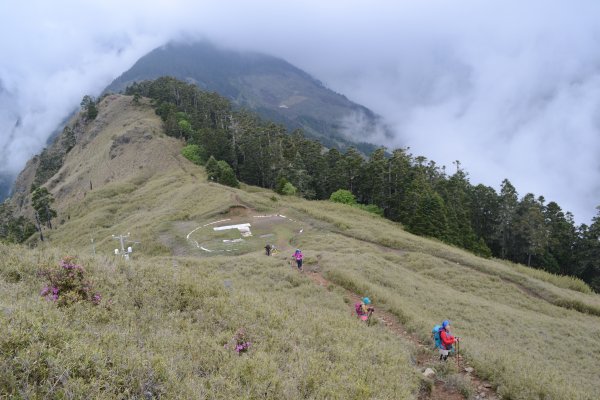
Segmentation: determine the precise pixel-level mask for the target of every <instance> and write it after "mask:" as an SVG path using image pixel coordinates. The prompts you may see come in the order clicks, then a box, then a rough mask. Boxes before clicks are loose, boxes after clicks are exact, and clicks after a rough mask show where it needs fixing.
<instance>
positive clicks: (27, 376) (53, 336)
mask: <svg viewBox="0 0 600 400" xmlns="http://www.w3.org/2000/svg"><path fill="white" fill-rule="evenodd" d="M126 99H127V98H120V97H119V98H115V99H114V100H113V101H117V102H118V101H125V100H126ZM115 104H118V103H115ZM127 104H128V103H120V106H119V107H120V108H121V109H125V108H126V107H127ZM103 110H104V111H106V110H111V108H110V104H107V105H105V108H101V116H102V112H104V111H103ZM115 110H116V109H115ZM142 111H143V112H147V111H148V110H147V109H145V111H144V108H143V107H142ZM126 115H128V117H126ZM137 116H139V114H138V113H137V111H136V112H134V113H125V114H120V113H116V111H115V115H114V117H113V118H111V119H108V118H107V119H106V120H105V121H106V124H107V126H112V127H113V128H112V130H111V131H110V134H109V136H108V139H107V136H106V135H105V134H104V133H100V134H99V135H98V136H97V137H96V138H95V139H94V140H98V141H99V142H98V144H96V143H95V142H92V143H90V144H89V145H88V147H90V148H94V149H96V152H95V153H94V154H93V155H94V156H95V157H97V159H98V160H101V159H103V157H105V156H106V152H108V151H110V147H111V146H112V144H111V143H112V142H111V141H114V137H115V135H116V136H118V135H121V134H125V133H126V131H127V129H126V128H127V127H126V126H124V127H123V128H125V129H119V128H118V127H119V125H121V126H123V124H127V121H122V120H119V121H118V123H114V124H112V125H111V123H110V121H114V120H116V119H119V118H126V119H127V118H134V119H135V118H138V117H137ZM147 118H148V119H147V121H146V122H143V124H142V125H143V127H144V129H142V131H146V130H147V129H146V128H148V127H151V126H154V124H156V123H158V122H157V120H156V118H155V116H152V115H151V114H150V113H148V114H147ZM90 129H92V130H93V129H94V126H92V127H90ZM104 129H106V127H105V128H104ZM154 136H155V138H156V139H153V140H160V141H161V142H160V144H161V145H160V146H158V147H156V149H155V150H153V151H154V153H151V152H150V150H149V149H148V147H149V145H148V144H146V146H145V147H144V149H145V150H147V151H149V152H150V153H148V154H146V155H145V157H149V158H150V159H151V160H153V161H155V163H154V166H155V168H153V169H150V168H149V165H146V164H143V165H142V167H143V168H141V169H140V168H139V166H138V167H136V168H129V169H119V171H129V173H127V174H123V175H119V176H117V175H116V173H115V172H112V173H113V178H112V179H104V180H102V179H100V180H99V182H100V183H98V184H97V185H95V186H94V189H93V190H92V191H91V192H90V191H88V192H87V193H86V195H85V196H80V197H79V198H74V197H73V196H68V195H67V193H68V192H67V191H66V190H64V191H63V192H60V186H57V187H56V188H55V195H56V196H57V206H58V207H59V210H60V213H61V215H62V216H65V215H68V216H70V218H66V219H65V221H64V223H63V224H62V225H61V226H59V227H58V229H56V230H54V231H52V232H48V234H47V236H48V237H49V238H50V241H51V243H52V244H53V246H56V247H53V248H48V249H45V248H40V249H37V250H23V249H20V248H16V247H3V248H2V249H0V251H1V252H2V254H6V256H4V257H2V259H1V260H0V275H1V278H2V279H0V306H1V307H2V309H3V310H4V312H3V313H0V329H2V331H3V332H6V334H3V335H2V336H1V337H0V349H1V350H2V357H1V359H0V362H2V364H3V365H2V366H0V369H1V370H2V371H10V372H9V373H4V374H2V375H0V378H1V380H0V385H1V386H0V390H1V391H2V392H3V393H12V394H16V393H20V394H21V396H22V397H27V396H29V397H30V398H35V397H38V398H42V397H44V396H45V395H48V394H49V393H54V395H58V393H62V394H64V395H65V396H66V395H76V396H77V395H81V396H83V393H85V394H86V397H90V398H94V397H97V398H118V397H141V396H143V395H144V393H146V395H147V393H151V394H153V395H157V394H163V395H166V397H168V398H177V397H180V398H186V397H188V398H189V397H200V398H202V397H207V398H258V397H266V398H299V397H307V398H325V397H329V398H415V397H416V393H417V390H418V386H419V378H418V377H417V375H416V373H415V371H414V369H413V368H412V367H411V363H410V357H411V356H410V354H411V353H412V354H413V356H414V352H415V349H413V348H412V347H411V345H410V344H408V343H406V342H404V341H402V340H401V339H399V338H397V337H392V336H391V335H390V333H389V332H387V331H386V330H385V328H383V327H380V326H376V327H371V328H366V327H364V326H363V325H361V324H359V323H358V322H357V321H356V320H354V319H353V318H350V317H349V312H348V311H349V308H348V305H346V304H344V302H343V299H342V294H341V293H340V292H339V291H337V290H332V291H327V290H324V289H322V288H318V287H316V286H314V285H313V284H312V283H311V282H310V280H309V279H307V278H306V277H303V276H300V275H297V274H296V273H295V272H294V271H292V270H291V269H289V268H284V266H283V265H284V264H285V263H284V262H283V261H282V260H281V259H278V258H269V259H267V258H266V257H264V256H261V249H260V247H261V246H260V244H257V245H256V247H255V248H254V250H252V251H250V252H249V253H247V254H244V255H239V256H232V257H224V256H217V257H206V253H203V252H201V251H198V250H197V249H193V248H192V249H191V250H189V249H190V248H191V246H190V245H189V244H188V243H187V242H186V240H185V234H184V232H185V231H186V230H182V229H180V228H178V227H180V226H181V225H182V224H183V225H185V226H189V227H192V228H193V227H194V226H199V225H201V224H204V223H208V222H210V221H214V220H217V219H221V218H223V214H222V213H224V212H227V210H229V207H230V206H233V205H237V204H246V205H249V206H252V208H254V209H255V210H256V212H257V213H271V212H281V213H285V215H287V216H290V217H291V218H293V219H295V220H297V221H301V222H302V223H303V224H305V226H304V231H303V233H302V234H297V235H296V236H294V237H292V238H290V240H289V243H288V244H287V245H288V248H291V247H292V246H293V247H295V246H300V247H301V248H302V249H303V250H304V252H305V254H306V264H307V268H308V269H317V270H321V271H322V272H323V273H325V275H326V276H327V277H328V278H329V279H330V280H332V281H334V282H336V283H338V284H340V285H342V286H344V287H346V288H348V289H351V290H353V291H355V292H357V293H360V294H365V295H369V296H370V297H372V298H373V299H374V301H375V303H376V305H377V306H382V307H385V308H387V309H389V310H390V311H391V312H393V313H395V314H396V315H398V316H399V318H400V319H401V320H402V321H403V322H404V323H405V325H406V327H407V328H408V329H409V330H411V331H413V332H415V333H417V334H418V335H419V336H421V337H422V338H423V339H426V338H427V337H428V335H429V331H430V329H431V326H433V324H434V323H438V322H439V321H440V320H442V319H443V318H450V319H451V320H453V321H454V328H455V330H456V333H457V334H458V335H460V336H462V337H463V338H464V342H463V343H464V344H463V345H462V346H461V350H464V351H465V352H466V354H467V356H468V357H469V358H470V360H471V362H472V363H473V365H474V366H475V367H476V368H477V370H478V371H479V372H480V373H481V374H483V375H484V376H486V377H488V378H489V379H490V380H491V381H492V382H494V383H495V384H497V385H498V386H499V391H500V393H502V394H503V395H505V396H506V397H507V398H515V399H521V398H522V399H529V398H560V399H579V398H582V399H593V398H595V394H596V393H598V392H599V391H600V380H599V379H598V376H599V374H600V367H598V365H597V356H596V355H597V354H598V353H599V352H600V345H599V342H598V340H597V338H598V337H600V322H599V321H600V319H599V317H598V316H595V315H592V314H593V313H595V312H596V310H598V309H600V299H599V297H598V296H597V295H594V294H590V293H587V288H586V287H585V286H584V285H582V284H581V283H580V282H578V281H574V280H572V279H569V278H558V277H554V276H552V275H549V274H544V273H540V272H538V271H531V270H528V269H525V268H523V267H519V266H516V265H511V264H506V263H502V262H498V261H494V260H483V259H480V258H477V257H474V256H472V255H471V254H469V253H466V252H463V251H461V250H458V249H455V248H452V247H448V246H445V245H443V244H441V243H439V242H435V241H430V240H427V239H423V238H418V237H415V236H413V235H410V234H408V233H406V232H404V231H403V230H402V229H401V227H400V226H398V225H397V224H394V223H391V222H389V221H385V220H383V219H381V218H378V217H375V216H372V215H369V214H367V213H365V212H362V211H360V210H356V209H354V208H351V207H347V206H343V205H335V204H330V203H328V202H308V201H304V200H301V199H296V198H278V200H277V201H273V200H272V199H271V198H272V197H273V193H272V192H268V191H264V190H261V189H257V188H252V187H246V188H243V190H237V189H231V188H226V187H222V186H219V185H215V184H212V183H207V182H206V181H205V176H204V172H203V170H202V168H199V167H196V166H194V165H192V164H190V163H188V162H187V161H185V160H184V159H183V158H181V157H180V156H178V155H177V149H178V148H179V146H180V145H181V144H180V143H178V142H177V141H175V140H173V139H170V138H166V137H163V136H161V135H160V133H155V135H154ZM103 141H104V142H105V145H104V147H102V146H101V145H100V143H104V142H103ZM150 142H152V141H150ZM135 143H137V141H136V140H132V141H130V142H128V143H126V144H125V145H124V146H129V145H131V146H133V145H135ZM102 149H103V150H102ZM127 149H128V148H127V147H124V148H123V151H122V153H121V154H120V155H119V156H117V157H115V158H114V159H113V162H122V163H123V164H122V165H126V163H125V161H123V160H121V159H120V158H119V157H125V158H126V159H127V157H130V158H131V157H134V156H133V155H131V154H130V152H129V151H128V150H127ZM157 149H158V150H157ZM82 150H83V149H82ZM139 151H141V150H140V148H138V150H137V152H139ZM77 154H83V153H74V155H73V156H72V157H73V158H72V159H70V160H69V162H68V163H66V164H65V168H73V167H74V166H77V165H79V164H80V163H81V164H82V165H86V166H88V167H90V168H89V169H90V170H91V171H93V170H97V171H98V172H97V173H98V174H100V175H98V176H105V175H106V176H110V173H111V171H114V170H111V171H108V172H106V171H105V172H102V168H103V167H102V166H101V165H97V164H91V165H90V163H91V161H89V162H88V164H86V163H85V162H84V161H85V160H86V159H87V160H92V159H93V158H92V156H93V155H92V154H89V155H87V156H84V155H81V158H77V157H79V156H77ZM115 160H116V161H115ZM134 165H135V164H134ZM59 173H60V172H59ZM88 173H89V172H88ZM101 174H105V175H101ZM65 176H69V177H70V178H69V182H71V181H72V182H78V181H82V182H84V183H85V182H86V179H87V177H85V178H82V179H79V178H78V177H77V172H75V171H73V172H71V173H70V174H68V175H67V174H65ZM95 179H97V178H95ZM65 185H67V183H65ZM65 187H66V186H65ZM61 193H62V194H61ZM126 232H131V234H132V238H135V239H140V240H141V242H142V243H141V244H140V245H134V249H135V252H136V253H135V254H136V256H135V260H134V261H133V262H131V263H130V264H125V263H120V262H117V260H115V259H113V258H111V257H109V256H108V255H110V254H111V252H112V249H113V248H114V247H116V246H115V245H116V244H117V243H116V241H115V240H113V239H112V237H111V234H119V233H126ZM90 237H94V238H95V240H96V251H97V254H98V255H97V256H96V257H95V258H94V257H91V247H90ZM257 243H259V242H257ZM284 244H285V242H284ZM384 246H387V247H384ZM58 248H61V249H63V250H60V251H59V250H58ZM181 248H187V249H188V251H186V252H185V253H184V254H187V255H188V257H177V256H175V255H174V254H179V253H178V252H177V251H175V249H181ZM64 249H67V250H64ZM68 249H71V250H68ZM285 250H288V249H287V248H286V249H284V252H283V253H282V254H283V255H284V256H285V255H287V252H285ZM66 252H70V253H71V254H77V255H79V257H80V259H81V261H82V263H83V264H84V265H85V266H86V267H87V268H88V269H89V270H90V273H91V275H92V277H93V280H94V281H95V283H96V286H97V287H98V288H99V290H100V291H101V292H102V294H103V295H104V301H105V303H104V305H103V306H100V307H92V306H87V305H80V306H76V307H73V308H71V309H56V308H55V307H54V306H53V305H52V304H50V303H47V302H45V301H43V300H41V299H40V297H39V295H38V292H39V290H40V289H41V287H42V286H43V281H42V279H41V278H39V277H38V276H37V275H36V273H35V271H36V269H37V268H38V267H39V266H40V265H55V264H56V263H57V262H58V260H59V259H60V257H61V256H62V255H65V254H66ZM174 263H176V264H177V265H178V267H173V264H174ZM229 286H230V287H231V288H232V289H229V288H228V287H229ZM573 289H575V290H573ZM109 299H110V300H111V302H112V305H111V306H110V309H108V308H107V306H106V304H107V303H106V301H107V300H109ZM567 307H576V308H577V309H579V310H584V311H588V312H590V313H592V314H588V313H582V312H580V311H577V310H575V309H572V308H567ZM240 327H245V328H246V329H247V330H248V332H249V334H250V336H251V339H252V341H253V343H254V344H253V347H252V349H251V351H250V353H249V354H248V355H245V356H243V357H237V356H234V354H235V353H232V352H231V351H226V350H225V349H224V348H223V345H224V344H225V343H226V342H227V341H228V340H229V339H230V338H231V337H232V336H233V334H234V333H235V331H236V330H237V329H238V328H240ZM358 343H360V344H361V345H364V346H365V347H363V348H362V349H361V350H360V351H359V350H357V347H358V346H357V344H358Z"/></svg>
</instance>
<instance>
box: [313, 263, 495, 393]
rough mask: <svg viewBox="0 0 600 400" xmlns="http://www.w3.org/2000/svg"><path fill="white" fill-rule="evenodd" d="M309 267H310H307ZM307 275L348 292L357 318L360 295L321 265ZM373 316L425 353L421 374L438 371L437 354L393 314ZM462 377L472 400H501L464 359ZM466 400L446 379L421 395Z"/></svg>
mask: <svg viewBox="0 0 600 400" xmlns="http://www.w3.org/2000/svg"><path fill="white" fill-rule="evenodd" d="M307 267H308V266H307ZM304 274H305V275H306V276H307V277H308V278H309V279H310V280H311V281H313V282H314V283H315V284H317V285H319V286H321V287H323V288H328V287H331V286H334V287H340V288H342V289H343V290H344V292H345V296H346V297H347V298H348V299H350V302H349V305H350V309H351V310H350V312H351V313H352V314H353V313H354V309H353V304H354V303H358V302H360V301H361V297H360V296H359V295H357V294H356V293H353V292H351V291H349V290H347V289H346V288H344V287H342V286H339V285H336V284H335V283H333V282H331V281H329V280H327V279H326V278H325V277H324V276H323V275H322V274H321V273H320V272H319V265H318V264H317V265H313V266H311V268H310V270H309V269H305V272H304ZM373 316H374V317H375V318H376V319H377V320H378V321H379V322H380V323H382V324H384V325H385V326H386V327H387V328H388V329H389V330H391V331H392V332H394V334H396V335H398V336H400V337H402V338H404V339H407V340H409V341H410V342H412V343H413V344H414V345H415V346H417V347H418V348H419V349H421V350H423V351H418V352H417V355H416V360H413V361H414V362H415V366H416V368H418V369H419V372H421V373H422V372H423V370H424V369H425V368H431V367H433V368H434V369H435V365H436V364H438V363H441V361H439V359H438V353H437V351H434V350H432V348H431V346H430V345H427V344H424V343H422V342H421V341H420V340H419V339H418V338H417V337H416V336H415V335H413V334H411V333H409V332H408V331H407V330H406V329H405V328H404V326H403V325H402V324H401V323H400V321H398V318H396V317H395V316H394V315H393V314H391V313H390V312H388V311H386V310H384V309H382V308H377V309H376V311H375V314H373ZM447 362H449V363H450V362H456V358H454V357H453V358H452V359H449V360H448V361H447ZM458 373H459V374H460V375H461V376H463V377H464V378H465V379H466V380H468V381H470V383H471V386H472V388H473V391H474V392H475V393H474V395H473V396H472V397H471V398H473V399H475V400H481V399H489V400H499V399H500V397H499V396H498V395H497V394H496V393H495V391H494V389H493V385H492V384H490V383H489V382H487V381H485V380H483V379H480V378H479V377H477V375H475V370H474V369H473V368H472V367H470V366H469V364H468V362H467V361H466V360H465V359H464V358H463V356H460V371H458ZM465 398H466V397H465V396H464V395H463V394H462V393H461V392H460V391H459V389H458V388H456V387H452V386H451V385H450V384H449V383H448V382H447V381H444V380H443V378H440V377H438V376H437V374H436V376H435V377H434V385H433V387H432V388H431V392H428V391H427V390H422V391H421V393H420V394H419V399H421V400H426V399H429V400H442V399H447V400H448V399H449V400H459V399H465Z"/></svg>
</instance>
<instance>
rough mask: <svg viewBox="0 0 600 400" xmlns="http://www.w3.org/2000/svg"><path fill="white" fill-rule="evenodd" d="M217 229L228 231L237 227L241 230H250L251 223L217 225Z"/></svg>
mask: <svg viewBox="0 0 600 400" xmlns="http://www.w3.org/2000/svg"><path fill="white" fill-rule="evenodd" d="M213 229H214V230H215V231H226V230H228V229H237V230H239V231H249V230H250V224H249V223H247V224H238V225H225V226H217V227H215V228H213Z"/></svg>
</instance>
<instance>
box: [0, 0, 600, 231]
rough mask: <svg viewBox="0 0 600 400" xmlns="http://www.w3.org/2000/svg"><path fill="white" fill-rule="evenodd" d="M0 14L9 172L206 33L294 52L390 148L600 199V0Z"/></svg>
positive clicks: (557, 195)
mask: <svg viewBox="0 0 600 400" xmlns="http://www.w3.org/2000/svg"><path fill="white" fill-rule="evenodd" d="M6 3H8V2H6ZM84 3H85V4H84ZM550 3H551V4H550ZM0 15H3V16H4V20H5V21H3V22H6V23H3V24H2V26H1V27H0V33H2V35H3V37H4V38H12V40H3V41H2V42H0V55H2V57H1V60H2V61H0V174H2V173H6V172H10V173H13V174H14V173H16V172H18V171H19V170H20V169H21V168H22V166H23V165H24V163H25V161H26V160H27V159H28V158H29V157H30V156H31V155H32V154H34V153H36V152H39V151H40V150H41V148H42V147H43V146H44V144H45V142H46V140H47V138H48V136H49V135H50V133H51V132H53V131H54V130H55V129H56V127H57V125H59V124H60V122H61V121H62V120H63V119H64V118H65V117H66V116H67V115H68V114H69V113H70V112H71V111H72V110H73V109H74V108H76V107H77V106H78V103H79V101H80V99H81V98H82V97H83V95H84V94H98V93H99V92H100V91H101V90H102V89H103V88H104V87H105V86H106V85H107V84H108V83H109V82H110V81H111V80H112V79H113V78H114V77H116V76H118V75H119V74H120V73H121V72H123V71H124V70H126V69H127V68H129V66H130V65H131V64H133V62H135V60H136V59H137V58H138V57H140V56H141V55H143V54H144V53H146V52H147V51H149V50H151V49H152V48H153V47H156V46H158V45H161V44H163V43H165V42H167V41H169V40H174V39H182V38H186V39H190V40H193V39H197V38H200V37H202V38H208V39H210V40H213V41H214V42H216V43H217V44H221V45H224V46H227V47H232V48H236V49H243V50H245V49H248V50H258V51H261V52H264V53H269V54H272V55H275V56H280V57H283V58H285V59H286V60H288V61H290V62H291V63H293V64H295V65H297V66H299V67H300V68H303V69H305V70H307V71H308V72H309V73H311V74H312V75H314V76H315V77H316V78H318V79H319V80H321V81H323V82H324V83H325V84H326V85H327V86H329V87H331V88H332V89H334V90H335V91H337V92H340V93H343V94H345V95H347V96H348V97H349V98H350V99H352V100H354V101H356V102H358V103H361V104H363V105H365V106H367V107H369V108H371V109H372V110H373V111H375V112H376V113H378V114H381V115H382V116H383V117H384V118H385V121H386V124H387V125H388V126H390V127H391V128H392V130H393V131H394V132H395V136H394V138H393V139H390V138H389V137H387V136H386V135H384V134H380V135H379V136H378V135H377V134H376V135H374V136H372V138H373V139H372V140H375V141H378V142H379V144H383V145H386V146H388V147H389V148H394V147H400V146H410V148H411V151H412V152H413V153H414V154H417V155H424V156H426V157H428V158H430V159H432V160H434V161H436V162H437V163H438V164H445V165H451V163H452V162H453V161H454V160H460V161H461V163H462V165H463V167H464V168H465V169H466V171H468V172H469V173H470V176H471V179H472V182H473V183H484V184H487V185H491V186H494V187H496V188H498V186H499V183H500V182H501V180H502V179H504V178H508V179H509V180H510V181H511V182H512V183H513V184H514V185H515V186H516V187H517V189H518V190H519V192H520V194H521V195H524V194H525V193H527V192H533V193H535V194H536V195H544V196H545V197H546V199H547V201H551V200H554V201H557V202H558V203H559V205H561V206H562V207H563V209H565V210H569V211H572V212H574V214H575V216H576V219H577V220H578V221H579V222H589V220H590V219H591V217H592V216H593V215H594V214H595V210H594V208H595V207H596V206H597V205H598V204H600V161H599V158H598V156H597V155H598V154H600V135H599V134H598V133H599V132H598V131H599V123H600V114H599V110H600V107H599V106H600V104H599V103H600V73H599V71H600V52H598V51H597V49H598V48H600V46H599V41H600V26H599V25H598V24H597V21H598V19H599V17H600V4H598V5H597V2H595V1H585V0H579V1H566V0H565V1H557V2H542V1H536V0H534V1H530V2H520V1H515V0H505V1H487V2H481V1H475V0H463V1H452V2H450V1H444V0H437V1H436V0H432V1H427V2H423V1H417V0H414V1H404V2H396V1H375V2H357V1H356V2H355V1H352V0H351V1H339V0H334V1H328V2H322V1H302V2H300V1H298V2H296V1H290V2H281V1H273V0H270V1H267V0H257V1H254V2H243V1H233V2H216V1H205V2H195V1H191V0H179V1H166V0H165V1H143V2H142V1H130V2H117V1H114V0H110V1H95V2H94V1H92V2H79V1H75V0H69V1H55V2H50V3H48V2H44V1H42V0H38V1H30V2H28V4H19V3H15V4H10V5H8V4H3V5H0ZM22 21H28V24H26V25H24V24H23V23H22Z"/></svg>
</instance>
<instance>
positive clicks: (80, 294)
mask: <svg viewBox="0 0 600 400" xmlns="http://www.w3.org/2000/svg"><path fill="white" fill-rule="evenodd" d="M40 275H41V276H43V277H44V278H46V279H47V280H48V283H47V284H46V286H44V288H43V289H42V291H41V292H40V295H41V296H42V297H44V298H46V299H47V300H49V301H54V302H56V304H58V305H59V306H69V305H71V304H74V303H76V302H79V301H90V302H92V303H93V304H96V305H98V304H100V301H101V300H102V296H101V295H100V294H99V293H94V291H93V288H92V284H91V283H90V281H89V280H87V279H86V277H85V270H84V269H83V267H82V266H81V265H77V264H75V258H74V257H65V258H63V259H62V261H61V262H60V264H59V268H48V269H45V270H42V271H41V272H40Z"/></svg>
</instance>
